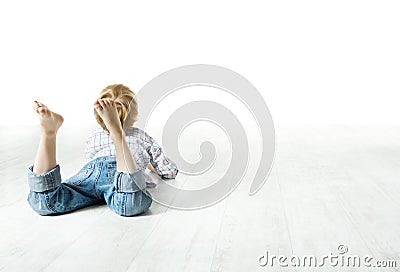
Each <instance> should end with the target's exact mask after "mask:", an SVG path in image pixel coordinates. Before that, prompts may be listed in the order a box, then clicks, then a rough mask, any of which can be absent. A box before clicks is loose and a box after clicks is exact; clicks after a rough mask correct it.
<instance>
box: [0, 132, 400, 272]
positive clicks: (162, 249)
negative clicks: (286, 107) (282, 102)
mask: <svg viewBox="0 0 400 272" xmlns="http://www.w3.org/2000/svg"><path fill="white" fill-rule="evenodd" d="M86 135H87V134H86V131H85V130H78V131H77V133H67V132H63V133H61V135H60V138H59V156H58V159H59V162H60V163H61V167H62V173H63V175H64V176H65V177H66V176H68V175H72V174H73V173H74V172H75V171H76V170H78V169H79V167H80V166H81V163H82V160H81V159H82V149H83V140H84V138H85V136H86ZM0 141H1V143H2V144H1V154H0V161H1V166H0V177H1V181H0V194H1V195H0V218H1V221H0V233H1V236H0V271H32V272H33V271H309V270H318V271H400V127H387V126H369V127H363V126H351V127H350V126H331V127H317V126H290V127H278V128H277V154H276V160H275V165H274V168H273V170H272V173H271V175H270V178H269V180H268V182H267V183H266V184H265V186H264V187H263V188H262V189H261V190H260V191H259V192H258V193H257V194H256V195H255V196H252V197H251V196H249V195H248V194H247V192H248V187H249V184H250V182H251V178H252V176H251V173H249V174H248V175H246V177H245V180H244V181H243V183H242V184H241V185H240V187H239V188H238V189H237V190H236V191H234V192H233V193H232V194H231V195H230V196H229V197H228V198H227V199H226V200H224V201H222V202H220V203H218V204H217V205H215V206H212V207H210V208H207V209H203V210H198V211H178V210H173V209H169V208H166V207H164V206H161V205H157V204H156V203H155V204H153V205H152V207H151V210H150V211H149V212H147V213H146V214H144V215H142V216H137V217H132V218H124V217H119V216H117V215H115V214H114V213H113V212H112V211H110V210H109V209H108V208H107V206H105V205H101V206H95V207H90V208H85V209H82V210H79V211H76V212H73V213H70V214H66V215H62V216H47V217H43V216H39V215H37V214H35V213H34V212H33V211H32V210H31V209H30V207H29V206H28V204H27V202H26V196H27V193H28V190H29V189H28V185H27V183H26V168H27V166H28V165H29V164H31V163H32V161H33V158H34V154H35V151H36V147H37V142H38V133H37V129H36V128H34V127H31V128H30V127H3V128H1V129H0ZM185 178H186V177H185V176H184V175H181V176H178V178H177V181H176V182H177V183H183V182H184V181H185ZM339 245H345V246H347V247H348V254H351V255H358V256H361V257H362V256H364V255H370V256H371V257H373V258H374V260H397V268H365V267H362V268H353V267H351V268H346V267H344V268H341V267H331V266H328V265H326V266H325V267H323V268H319V269H310V268H307V267H298V268H294V267H291V266H290V265H289V267H280V266H279V265H277V264H276V263H275V266H274V267H273V268H271V267H268V266H265V267H262V266H260V265H259V263H258V260H259V258H260V256H262V254H264V253H265V252H266V251H268V252H269V254H274V255H278V256H279V255H285V256H287V257H288V258H289V257H291V256H293V255H297V256H302V255H311V254H312V255H315V256H316V257H317V258H319V257H321V256H323V255H329V254H330V253H333V254H337V247H338V246H339ZM275 262H276V261H275Z"/></svg>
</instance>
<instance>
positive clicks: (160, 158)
mask: <svg viewBox="0 0 400 272" xmlns="http://www.w3.org/2000/svg"><path fill="white" fill-rule="evenodd" d="M148 137H149V139H148V142H149V144H150V145H149V146H148V147H147V148H146V151H147V153H148V154H149V155H150V164H149V166H148V168H149V169H150V170H151V171H153V172H155V173H157V174H158V175H159V176H160V177H161V178H165V179H174V178H175V177H176V175H177V174H178V172H179V170H178V167H177V166H176V164H175V163H174V162H173V161H172V160H171V159H170V158H168V157H167V156H166V155H165V154H164V151H163V150H162V148H161V146H159V145H158V144H157V142H156V141H155V140H154V139H153V138H152V137H150V136H148Z"/></svg>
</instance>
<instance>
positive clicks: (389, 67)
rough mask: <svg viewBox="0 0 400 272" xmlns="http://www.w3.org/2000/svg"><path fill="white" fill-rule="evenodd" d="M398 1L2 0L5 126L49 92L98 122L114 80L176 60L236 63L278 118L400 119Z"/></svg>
mask: <svg viewBox="0 0 400 272" xmlns="http://www.w3.org/2000/svg"><path fill="white" fill-rule="evenodd" d="M399 14H400V3H399V2H398V1H349V0H346V1H341V0H339V1H321V0H318V1H241V2H240V3H238V2H233V1H196V2H194V1H193V2H189V1H170V0H169V1H62V2H61V1H19V0H15V1H2V2H0V25H1V27H0V31H1V32H0V34H1V44H0V47H1V50H0V72H1V73H0V86H1V93H2V94H3V99H2V106H1V115H0V124H1V125H6V124H34V123H35V122H36V119H35V118H34V115H33V114H32V112H31V109H30V102H31V101H32V100H33V99H40V100H42V101H43V102H44V103H47V104H48V105H49V106H51V108H53V109H55V110H57V111H59V112H60V113H62V114H63V115H64V117H65V119H66V123H67V124H75V123H80V124H86V123H93V117H92V109H91V103H92V102H93V100H94V99H95V97H96V96H97V93H98V92H99V91H100V90H101V89H102V88H103V87H105V86H106V85H108V84H111V83H124V84H126V85H128V86H130V87H131V88H132V89H133V90H136V91H138V90H139V89H140V88H141V87H142V86H143V85H144V84H145V83H146V82H148V81H149V80H151V79H152V78H153V77H155V76H156V75H158V74H160V73H162V72H164V71H166V70H169V69H172V68H175V67H177V66H182V65H187V64H195V63H207V64H215V65H220V66H224V67H227V68H230V69H232V70H235V71H236V72H238V73H240V74H242V75H243V76H245V77H246V78H247V79H249V80H250V81H251V82H252V83H253V84H254V85H255V86H256V87H257V88H258V89H259V91H260V92H262V94H263V96H264V98H265V100H266V102H267V104H268V105H269V107H270V110H271V112H272V115H273V117H274V120H275V122H276V123H278V124H279V123H327V124H328V123H395V124H399V123H400V118H399V116H400V109H399V107H398V101H399V99H398V98H399V95H398V93H399V90H400V77H399V75H400V53H399V52H400V50H399V48H400V35H399V27H400V16H398V15H399Z"/></svg>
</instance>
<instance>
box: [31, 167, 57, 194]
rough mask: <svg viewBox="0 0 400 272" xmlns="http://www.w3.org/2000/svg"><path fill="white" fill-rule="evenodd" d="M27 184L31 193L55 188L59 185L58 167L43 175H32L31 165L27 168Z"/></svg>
mask: <svg viewBox="0 0 400 272" xmlns="http://www.w3.org/2000/svg"><path fill="white" fill-rule="evenodd" d="M28 184H29V188H30V189H31V191H34V192H44V191H47V190H52V189H54V188H57V187H58V186H60V184H61V174H60V166H59V165H57V166H56V167H54V168H53V169H51V170H49V171H47V172H46V173H44V174H40V175H38V174H35V173H33V165H32V166H30V167H29V168H28Z"/></svg>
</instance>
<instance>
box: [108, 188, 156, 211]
mask: <svg viewBox="0 0 400 272" xmlns="http://www.w3.org/2000/svg"><path fill="white" fill-rule="evenodd" d="M114 198H115V199H114V201H113V205H110V208H111V209H112V210H113V211H114V212H115V213H116V214H118V215H120V216H135V215H139V214H141V213H144V212H146V211H147V210H148V209H149V207H150V206H151V203H152V201H153V200H152V198H151V195H150V194H148V193H144V192H142V191H139V192H136V193H118V194H116V195H114Z"/></svg>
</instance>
